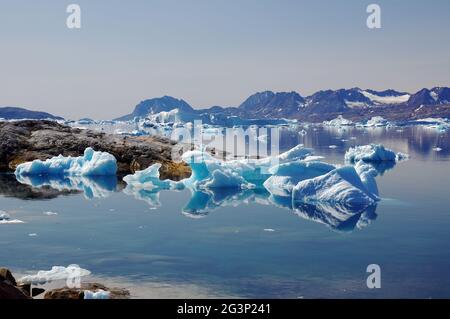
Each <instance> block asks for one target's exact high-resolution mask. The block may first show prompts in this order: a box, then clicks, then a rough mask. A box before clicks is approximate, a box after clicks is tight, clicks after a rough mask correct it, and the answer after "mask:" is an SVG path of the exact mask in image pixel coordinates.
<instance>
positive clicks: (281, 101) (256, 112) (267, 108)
mask: <svg viewBox="0 0 450 319" xmlns="http://www.w3.org/2000/svg"><path fill="white" fill-rule="evenodd" d="M304 106H305V99H304V98H303V97H302V96H301V95H300V94H298V93H297V92H279V93H274V92H272V91H265V92H260V93H256V94H253V95H252V96H250V97H249V98H247V99H246V100H245V101H244V102H243V103H242V104H241V105H240V106H239V107H238V111H239V112H240V113H243V114H248V115H249V116H252V117H253V118H269V117H271V118H284V117H292V116H294V115H295V114H296V113H298V112H299V110H300V109H302V108H303V107H304Z"/></svg>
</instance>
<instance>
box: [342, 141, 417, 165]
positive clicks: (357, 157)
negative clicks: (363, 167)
mask: <svg viewBox="0 0 450 319" xmlns="http://www.w3.org/2000/svg"><path fill="white" fill-rule="evenodd" d="M406 158H408V155H406V154H403V153H395V152H394V151H392V150H390V149H388V148H385V147H384V146H383V145H380V144H370V145H362V146H355V147H351V148H350V149H349V150H348V151H347V152H346V153H345V161H346V162H348V163H356V162H358V161H363V162H384V161H393V162H395V161H399V160H402V159H406Z"/></svg>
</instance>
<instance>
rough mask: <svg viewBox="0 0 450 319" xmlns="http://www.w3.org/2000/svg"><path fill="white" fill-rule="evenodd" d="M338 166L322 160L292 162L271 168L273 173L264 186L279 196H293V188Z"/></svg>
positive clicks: (270, 170)
mask: <svg viewBox="0 0 450 319" xmlns="http://www.w3.org/2000/svg"><path fill="white" fill-rule="evenodd" d="M335 168H336V167H335V166H333V165H331V164H327V163H322V162H290V163H285V164H280V165H277V166H274V167H272V168H270V169H269V172H270V173H272V176H270V177H269V178H268V179H267V180H266V181H265V182H264V187H265V188H266V189H267V190H268V191H269V192H270V193H271V194H272V195H277V196H285V197H286V196H292V190H293V188H294V187H295V186H296V185H297V184H298V183H299V182H300V181H303V180H305V179H311V178H314V177H317V176H320V175H324V174H326V173H328V172H330V171H332V170H333V169H335Z"/></svg>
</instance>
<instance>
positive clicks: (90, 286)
mask: <svg viewBox="0 0 450 319" xmlns="http://www.w3.org/2000/svg"><path fill="white" fill-rule="evenodd" d="M85 290H90V291H93V292H97V291H98V290H104V291H109V292H110V298H111V299H128V298H130V292H129V291H128V290H126V289H123V288H108V287H106V286H104V285H102V284H98V283H83V284H82V285H81V288H67V287H65V288H59V289H53V290H50V291H47V292H46V293H45V295H44V299H76V300H79V299H84V291H85Z"/></svg>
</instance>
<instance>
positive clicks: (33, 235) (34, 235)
mask: <svg viewBox="0 0 450 319" xmlns="http://www.w3.org/2000/svg"><path fill="white" fill-rule="evenodd" d="M37 235H38V234H36V233H31V234H28V236H30V237H37Z"/></svg>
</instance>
